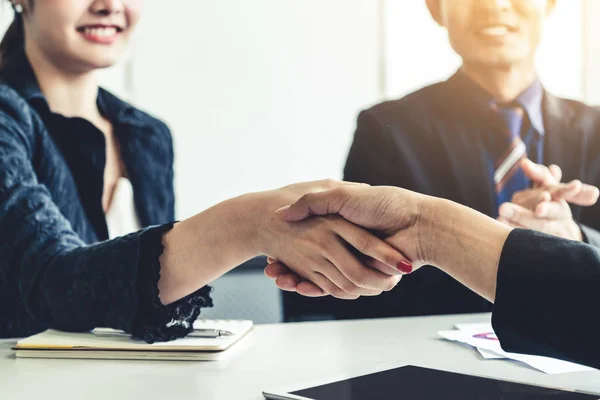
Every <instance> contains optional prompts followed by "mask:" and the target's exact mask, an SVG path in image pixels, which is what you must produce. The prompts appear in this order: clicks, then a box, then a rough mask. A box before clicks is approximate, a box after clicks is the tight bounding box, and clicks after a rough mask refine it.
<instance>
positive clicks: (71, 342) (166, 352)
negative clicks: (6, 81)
mask: <svg viewBox="0 0 600 400" xmlns="http://www.w3.org/2000/svg"><path fill="white" fill-rule="evenodd" d="M252 327H253V324H252V321H243V320H239V321H232V320H198V321H196V322H195V323H194V329H219V330H223V331H228V332H231V333H232V335H231V336H221V337H216V338H196V337H186V338H182V339H177V340H174V341H172V342H166V343H153V344H147V343H146V342H144V341H141V340H138V339H133V338H131V337H130V336H126V335H123V336H105V335H97V334H94V333H93V332H88V333H70V332H60V331H55V330H47V331H45V332H42V333H39V334H37V335H34V336H31V337H28V338H26V339H22V340H20V341H18V342H17V344H16V346H15V347H14V348H13V350H15V352H16V356H17V357H20V358H79V359H113V360H114V359H116V360H189V361H216V360H222V359H224V358H226V357H227V356H228V355H229V354H230V353H231V350H233V349H232V347H238V346H234V345H236V343H238V342H240V341H241V340H242V339H243V338H244V337H246V336H247V335H248V333H249V332H250V331H251V330H252Z"/></svg>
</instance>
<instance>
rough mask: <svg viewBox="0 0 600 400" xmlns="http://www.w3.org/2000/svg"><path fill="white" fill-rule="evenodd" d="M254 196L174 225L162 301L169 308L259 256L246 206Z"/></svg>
mask: <svg viewBox="0 0 600 400" xmlns="http://www.w3.org/2000/svg"><path fill="white" fill-rule="evenodd" d="M252 196H254V195H253V194H249V195H245V196H241V197H238V198H234V199H231V200H227V201H224V202H223V203H220V204H218V205H216V206H214V207H212V208H209V209H208V210H206V211H204V212H202V213H200V214H197V215H195V216H194V217H192V218H189V219H187V220H184V221H182V222H180V223H177V224H175V226H174V227H173V229H172V230H171V231H170V232H168V233H167V234H166V235H165V236H164V237H163V244H164V245H165V249H164V252H163V254H162V256H161V258H160V263H161V278H160V280H159V283H158V287H159V290H160V298H161V301H162V302H163V303H164V304H170V303H172V302H174V301H176V300H178V299H180V298H182V297H185V296H187V295H188V294H190V293H192V292H194V291H195V290H197V289H198V288H201V287H203V286H205V285H207V284H208V283H210V282H212V281H213V280H215V279H216V278H218V277H219V276H221V275H223V274H225V273H226V272H228V271H230V270H231V269H233V268H235V267H236V266H238V265H239V264H241V263H243V262H244V261H247V260H248V259H250V258H252V257H255V256H257V255H259V254H260V251H259V250H258V248H259V246H258V245H257V244H256V241H255V237H256V235H255V232H256V228H257V227H256V224H255V223H253V222H252V221H251V220H250V218H249V213H248V212H246V211H245V210H246V209H247V202H248V201H249V200H250V199H251V197H252Z"/></svg>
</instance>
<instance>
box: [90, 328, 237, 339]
mask: <svg viewBox="0 0 600 400" xmlns="http://www.w3.org/2000/svg"><path fill="white" fill-rule="evenodd" d="M93 333H94V335H97V336H129V334H127V333H125V332H123V331H119V330H116V329H111V328H96V329H94V330H93ZM233 335H234V334H233V332H230V331H225V330H222V329H194V330H193V331H192V332H190V333H189V334H188V335H187V337H192V338H207V339H211V338H218V337H226V336H233Z"/></svg>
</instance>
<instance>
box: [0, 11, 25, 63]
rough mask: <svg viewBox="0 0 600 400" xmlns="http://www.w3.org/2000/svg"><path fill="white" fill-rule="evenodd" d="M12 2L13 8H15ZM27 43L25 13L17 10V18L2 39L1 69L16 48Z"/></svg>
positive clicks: (0, 48) (0, 52)
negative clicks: (24, 26)
mask: <svg viewBox="0 0 600 400" xmlns="http://www.w3.org/2000/svg"><path fill="white" fill-rule="evenodd" d="M10 4H12V6H13V9H14V8H15V6H14V4H13V3H12V2H10ZM24 45H25V31H24V28H23V13H22V12H16V11H15V18H14V20H13V22H12V23H11V24H10V26H9V27H8V30H7V31H6V33H5V34H4V37H3V38H2V41H0V70H1V69H3V68H4V67H5V65H6V60H7V59H8V58H9V57H10V55H11V54H13V53H14V52H15V51H16V50H18V49H20V48H22V47H23V46H24Z"/></svg>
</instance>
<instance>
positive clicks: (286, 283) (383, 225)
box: [265, 186, 424, 297]
mask: <svg viewBox="0 0 600 400" xmlns="http://www.w3.org/2000/svg"><path fill="white" fill-rule="evenodd" d="M422 198H423V196H421V195H419V194H417V193H413V192H409V191H406V190H403V189H399V188H393V187H368V186H367V187H356V186H355V187H350V186H348V187H344V188H339V189H334V190H330V191H326V192H320V193H311V194H307V195H305V196H303V197H302V198H301V199H300V200H298V201H297V202H296V203H294V204H292V205H291V206H290V207H285V208H283V209H281V210H278V211H277V212H278V213H279V214H281V216H282V217H283V218H284V219H286V220H287V221H290V222H296V221H301V220H304V219H306V218H310V217H314V216H319V215H329V214H337V215H339V216H341V217H343V218H345V219H346V220H348V221H350V222H352V223H354V224H357V225H359V226H362V227H363V228H366V229H370V230H373V231H377V232H378V233H379V234H380V235H381V236H383V237H385V238H386V241H388V242H389V243H390V244H392V245H393V246H394V247H395V248H396V249H400V248H402V249H403V250H402V252H403V253H404V255H405V256H406V257H407V258H408V259H409V260H411V261H412V264H410V263H402V264H399V265H398V270H400V271H401V272H403V273H405V274H407V273H411V272H412V271H413V270H414V269H416V268H418V267H420V266H421V265H423V264H424V262H423V261H422V259H423V256H422V254H421V251H420V249H419V245H418V243H419V241H418V232H417V231H418V230H417V229H416V227H415V226H416V224H417V219H418V215H419V212H420V204H421V201H422ZM399 233H401V234H399ZM365 262H366V264H367V265H369V266H370V267H372V268H374V269H379V270H380V269H381V268H382V267H384V266H383V265H381V262H379V261H377V260H373V259H371V260H368V261H365ZM265 274H266V275H267V276H268V277H270V278H272V279H275V282H276V284H277V286H278V287H279V288H280V289H282V290H285V291H296V292H298V293H299V294H302V295H304V296H308V297H318V296H324V295H327V294H328V293H326V292H325V291H323V290H321V289H320V288H319V287H318V286H317V285H315V284H314V283H312V282H310V281H308V280H305V279H302V278H301V277H300V276H299V275H298V274H295V273H293V272H292V271H291V270H290V269H288V268H287V267H286V265H285V264H283V263H281V262H279V261H278V260H275V259H273V258H269V265H268V266H267V267H266V268H265Z"/></svg>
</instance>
